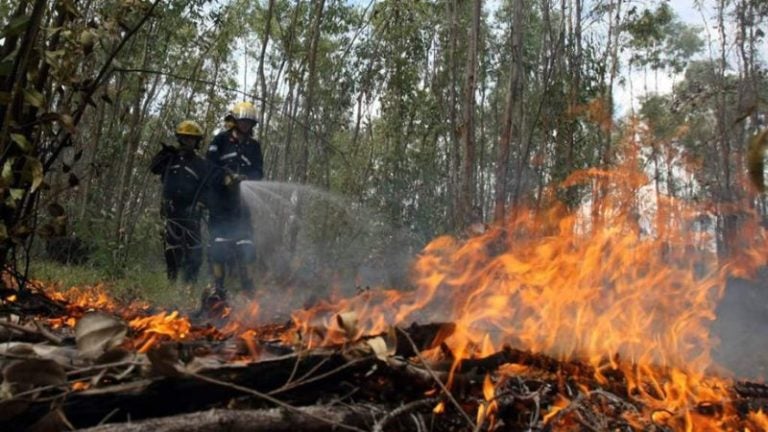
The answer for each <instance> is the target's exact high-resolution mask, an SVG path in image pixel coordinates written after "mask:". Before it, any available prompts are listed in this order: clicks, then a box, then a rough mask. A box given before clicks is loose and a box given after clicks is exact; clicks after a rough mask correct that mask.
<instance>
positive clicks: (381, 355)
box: [365, 336, 390, 360]
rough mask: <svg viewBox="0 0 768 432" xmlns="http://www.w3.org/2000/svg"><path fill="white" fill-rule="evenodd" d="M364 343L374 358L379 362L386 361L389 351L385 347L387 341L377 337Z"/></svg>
mask: <svg viewBox="0 0 768 432" xmlns="http://www.w3.org/2000/svg"><path fill="white" fill-rule="evenodd" d="M365 343H366V344H367V345H368V346H369V347H370V348H371V350H372V351H373V354H374V355H375V356H376V358H378V359H379V360H386V359H387V356H388V355H389V352H390V349H389V348H388V347H387V341H385V340H384V338H383V337H381V336H377V337H375V338H373V339H368V340H367V341H365Z"/></svg>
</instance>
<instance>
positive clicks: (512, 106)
mask: <svg viewBox="0 0 768 432" xmlns="http://www.w3.org/2000/svg"><path fill="white" fill-rule="evenodd" d="M513 8H514V9H513V19H512V23H511V26H510V27H511V28H510V31H511V33H512V35H511V37H510V41H511V43H512V46H511V52H512V68H511V70H510V73H509V83H508V86H509V88H508V90H507V96H506V100H505V103H504V118H503V119H502V121H501V136H500V137H499V145H498V149H499V154H498V158H497V160H496V173H495V174H496V188H495V194H494V211H493V220H494V222H496V223H502V222H504V219H505V217H506V205H507V177H508V174H509V150H510V145H511V141H512V123H513V122H512V120H513V118H514V115H515V113H516V112H517V111H518V110H517V109H516V106H517V105H518V104H519V99H520V96H521V94H520V77H519V74H520V73H521V72H522V60H523V59H522V49H523V47H522V39H523V33H524V28H523V11H524V6H523V0H515V1H514V3H513ZM518 135H519V134H518Z"/></svg>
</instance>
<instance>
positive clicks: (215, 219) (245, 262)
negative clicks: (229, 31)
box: [203, 102, 264, 308]
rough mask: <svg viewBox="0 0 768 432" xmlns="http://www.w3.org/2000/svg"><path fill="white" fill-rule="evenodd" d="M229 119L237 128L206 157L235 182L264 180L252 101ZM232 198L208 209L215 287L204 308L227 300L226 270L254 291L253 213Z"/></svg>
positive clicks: (233, 111)
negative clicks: (254, 131) (255, 134)
mask: <svg viewBox="0 0 768 432" xmlns="http://www.w3.org/2000/svg"><path fill="white" fill-rule="evenodd" d="M227 119H229V120H230V121H234V126H233V127H232V128H228V129H226V130H224V131H223V132H221V133H219V134H218V135H216V137H215V138H214V139H213V141H212V142H211V145H210V146H209V147H208V153H207V154H206V158H207V159H208V161H210V162H211V163H212V164H214V165H215V166H218V167H221V168H222V169H223V170H224V172H225V173H227V178H228V179H232V180H234V181H235V182H240V181H249V180H261V179H262V177H263V176H264V173H263V163H264V161H263V156H262V152H261V144H260V143H259V141H257V140H256V139H255V138H254V137H253V127H254V126H255V125H256V122H257V116H256V108H255V107H254V106H253V104H252V103H250V102H239V103H237V104H235V105H234V106H233V107H232V109H231V110H230V112H229V115H228V116H227V118H225V121H226V120H227ZM230 198H231V199H230V200H229V201H222V202H221V203H220V205H219V206H217V208H210V209H209V210H210V212H209V216H210V220H209V231H210V234H211V244H210V251H209V259H210V261H211V264H212V265H211V268H212V270H213V280H214V284H213V292H211V293H207V294H206V295H205V297H204V298H203V308H206V307H207V306H206V305H212V304H216V303H220V302H221V301H222V300H223V299H224V298H225V297H226V291H225V290H224V278H225V269H226V268H229V269H236V270H237V272H238V273H239V277H240V284H241V287H242V289H243V290H244V291H247V292H250V291H252V290H253V288H254V287H253V280H252V278H251V276H250V271H249V267H251V266H252V264H253V262H254V261H255V258H256V251H255V250H254V246H253V239H252V229H251V221H250V214H249V212H248V209H247V207H246V206H245V205H243V203H242V202H241V200H240V197H239V195H236V194H235V195H233V196H231V197H230Z"/></svg>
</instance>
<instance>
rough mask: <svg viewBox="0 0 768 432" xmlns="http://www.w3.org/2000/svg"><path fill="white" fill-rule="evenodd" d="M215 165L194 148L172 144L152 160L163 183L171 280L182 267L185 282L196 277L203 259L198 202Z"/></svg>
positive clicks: (167, 252) (154, 170)
mask: <svg viewBox="0 0 768 432" xmlns="http://www.w3.org/2000/svg"><path fill="white" fill-rule="evenodd" d="M213 168H214V167H213V166H212V165H211V164H209V163H208V162H207V161H206V160H205V159H203V158H201V157H200V156H198V155H197V154H195V153H194V151H179V150H176V149H173V148H169V147H164V148H163V150H161V151H160V152H159V153H157V154H156V155H155V156H154V158H153V159H152V165H151V167H150V170H151V171H152V172H153V173H154V174H158V175H160V179H161V181H162V182H163V204H162V208H161V212H162V214H163V216H164V217H165V262H166V270H167V273H168V278H169V279H171V280H176V278H177V277H178V273H179V270H180V269H182V270H183V274H182V277H183V280H184V281H185V282H194V281H195V280H196V279H197V275H198V272H199V270H200V265H201V264H202V260H203V251H202V238H201V236H200V218H201V215H200V211H199V209H198V208H197V203H198V202H201V199H202V198H203V196H204V194H205V185H206V183H207V182H208V181H209V180H210V178H211V175H212V174H213V171H212V169H213Z"/></svg>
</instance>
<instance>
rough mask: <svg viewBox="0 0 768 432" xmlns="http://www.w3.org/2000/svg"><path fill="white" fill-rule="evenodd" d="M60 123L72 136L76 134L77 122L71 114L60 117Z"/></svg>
mask: <svg viewBox="0 0 768 432" xmlns="http://www.w3.org/2000/svg"><path fill="white" fill-rule="evenodd" d="M59 123H61V126H62V127H63V128H64V129H66V130H67V132H69V133H70V134H74V133H75V120H74V119H73V118H72V116H71V115H69V114H62V115H61V116H60V117H59Z"/></svg>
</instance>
